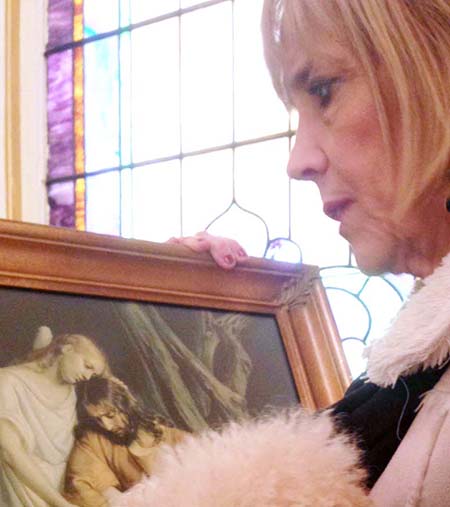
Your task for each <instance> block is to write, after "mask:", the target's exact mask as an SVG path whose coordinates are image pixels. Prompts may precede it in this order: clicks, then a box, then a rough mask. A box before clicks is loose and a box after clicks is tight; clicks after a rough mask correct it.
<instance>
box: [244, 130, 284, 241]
mask: <svg viewBox="0 0 450 507" xmlns="http://www.w3.org/2000/svg"><path fill="white" fill-rule="evenodd" d="M288 146H289V145H288V140H287V139H276V140H274V141H269V142H265V143H256V144H252V145H249V146H243V147H240V148H237V149H236V156H235V164H236V200H237V202H238V203H239V204H240V205H241V206H242V207H244V208H246V209H249V210H252V211H253V212H254V213H256V214H258V215H259V216H261V217H262V218H263V219H264V221H265V222H266V224H267V226H268V228H269V232H270V237H271V238H278V237H288V236H289V180H288V177H287V175H286V170H285V167H286V164H287V158H288Z"/></svg>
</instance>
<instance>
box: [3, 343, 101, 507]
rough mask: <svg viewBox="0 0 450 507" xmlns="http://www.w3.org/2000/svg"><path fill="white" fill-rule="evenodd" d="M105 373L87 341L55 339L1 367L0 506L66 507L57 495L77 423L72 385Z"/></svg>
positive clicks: (99, 359)
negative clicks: (23, 359)
mask: <svg viewBox="0 0 450 507" xmlns="http://www.w3.org/2000/svg"><path fill="white" fill-rule="evenodd" d="M106 370H107V363H106V359H105V356H104V355H103V353H102V352H101V351H100V350H99V349H98V348H97V346H96V345H95V344H94V343H93V342H92V341H91V340H90V339H89V338H87V337H85V336H82V335H76V334H67V335H61V336H59V337H55V338H54V339H53V340H51V341H50V343H48V344H47V345H45V346H44V347H42V346H41V348H39V349H38V350H35V351H34V352H33V353H32V354H31V355H30V356H29V357H28V358H27V359H25V361H24V362H22V363H20V364H16V365H13V366H7V367H4V368H0V504H1V505H2V506H5V507H69V506H70V505H71V504H70V503H69V502H67V500H66V499H65V498H64V497H63V496H62V495H61V493H60V492H61V490H62V482H63V478H64V472H65V467H66V462H67V459H68V456H69V453H70V451H71V449H72V445H73V428H74V426H75V423H76V411H75V404H76V394H75V384H76V383H77V382H79V381H82V380H87V379H89V378H91V377H92V376H95V375H102V374H103V373H105V371H106Z"/></svg>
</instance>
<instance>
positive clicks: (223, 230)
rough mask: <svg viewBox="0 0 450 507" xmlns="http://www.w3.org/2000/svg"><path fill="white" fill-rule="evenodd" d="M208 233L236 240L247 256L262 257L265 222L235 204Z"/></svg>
mask: <svg viewBox="0 0 450 507" xmlns="http://www.w3.org/2000/svg"><path fill="white" fill-rule="evenodd" d="M208 231H209V232H210V233H212V234H217V235H218V236H225V237H227V238H234V239H236V240H237V241H238V242H239V243H240V244H241V245H242V246H243V247H244V248H245V250H246V252H247V253H248V255H253V256H255V257H262V256H263V255H264V251H265V249H266V244H267V240H268V239H269V238H268V231H267V227H266V224H265V222H264V221H263V220H262V219H261V217H259V216H258V215H255V213H253V212H251V211H249V210H246V209H244V208H242V207H241V206H239V205H237V204H236V203H234V204H232V205H231V206H230V208H229V209H228V210H227V211H226V213H224V214H223V215H221V216H219V217H218V218H217V220H215V221H214V222H213V223H212V224H211V225H210V227H209V228H208Z"/></svg>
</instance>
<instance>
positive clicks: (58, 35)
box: [47, 0, 73, 49]
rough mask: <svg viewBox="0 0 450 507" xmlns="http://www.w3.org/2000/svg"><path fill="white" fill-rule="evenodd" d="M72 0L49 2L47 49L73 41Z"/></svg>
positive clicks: (51, 0) (50, 0)
mask: <svg viewBox="0 0 450 507" xmlns="http://www.w3.org/2000/svg"><path fill="white" fill-rule="evenodd" d="M72 2H73V0H49V2H48V27H49V30H48V45H47V46H48V48H49V49H52V48H54V47H56V46H60V45H62V44H67V43H68V42H71V41H72V40H73V15H72Z"/></svg>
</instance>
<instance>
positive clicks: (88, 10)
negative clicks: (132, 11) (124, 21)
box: [83, 0, 119, 37]
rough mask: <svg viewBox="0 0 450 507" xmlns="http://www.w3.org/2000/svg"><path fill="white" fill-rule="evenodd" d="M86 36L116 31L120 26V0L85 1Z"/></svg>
mask: <svg viewBox="0 0 450 507" xmlns="http://www.w3.org/2000/svg"><path fill="white" fill-rule="evenodd" d="M83 17H84V36H85V37H92V36H93V35H96V34H99V33H104V32H109V31H111V30H115V29H116V28H117V27H118V26H119V0H84V2H83Z"/></svg>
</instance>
